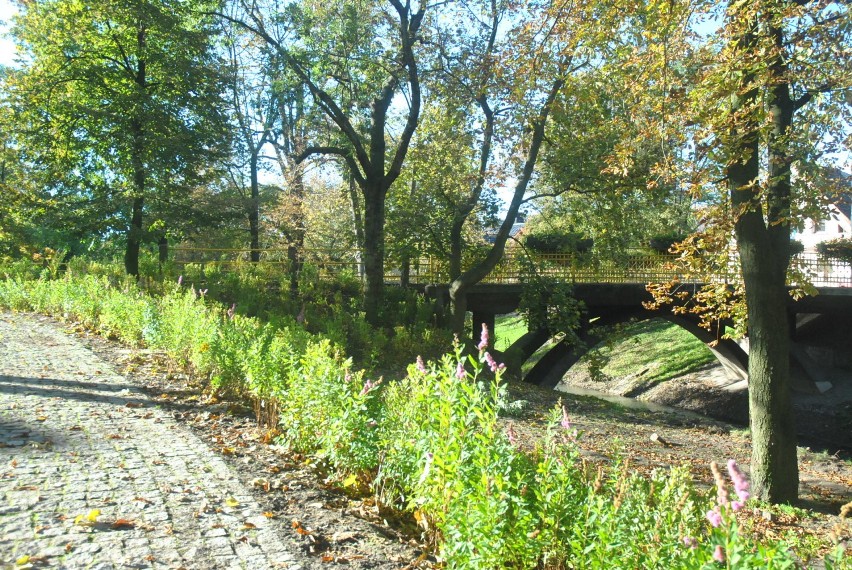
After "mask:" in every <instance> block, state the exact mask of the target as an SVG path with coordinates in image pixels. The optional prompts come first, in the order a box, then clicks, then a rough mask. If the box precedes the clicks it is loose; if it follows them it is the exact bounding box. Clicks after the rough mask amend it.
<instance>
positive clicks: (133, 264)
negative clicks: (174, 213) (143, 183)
mask: <svg viewBox="0 0 852 570" xmlns="http://www.w3.org/2000/svg"><path fill="white" fill-rule="evenodd" d="M144 205H145V199H144V198H143V197H142V196H137V197H135V198H133V204H132V205H131V212H130V229H129V231H128V232H127V248H126V249H125V251H124V270H125V271H127V273H128V275H133V276H134V277H139V248H140V246H141V245H142V208H143V206H144Z"/></svg>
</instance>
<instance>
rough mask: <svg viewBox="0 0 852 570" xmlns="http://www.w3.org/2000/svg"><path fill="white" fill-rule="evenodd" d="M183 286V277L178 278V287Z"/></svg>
mask: <svg viewBox="0 0 852 570" xmlns="http://www.w3.org/2000/svg"><path fill="white" fill-rule="evenodd" d="M181 285H183V275H181V276H180V277H178V287H180V286H181Z"/></svg>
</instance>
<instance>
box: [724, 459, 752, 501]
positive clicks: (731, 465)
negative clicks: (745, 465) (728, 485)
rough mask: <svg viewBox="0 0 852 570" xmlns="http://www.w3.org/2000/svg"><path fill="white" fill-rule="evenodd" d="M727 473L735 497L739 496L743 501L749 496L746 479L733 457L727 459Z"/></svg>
mask: <svg viewBox="0 0 852 570" xmlns="http://www.w3.org/2000/svg"><path fill="white" fill-rule="evenodd" d="M728 474H729V475H730V476H731V482H732V483H733V484H734V490H735V491H736V492H737V497H739V498H740V501H741V502H743V503H745V502H746V501H748V499H749V497H750V496H751V495H750V494H749V492H748V489H749V487H748V479H746V476H745V475H743V472H742V471H740V468H739V467H738V466H737V462H736V461H734V460H733V459H729V460H728ZM734 510H736V509H734Z"/></svg>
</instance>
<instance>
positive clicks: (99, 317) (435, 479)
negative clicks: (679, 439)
mask: <svg viewBox="0 0 852 570" xmlns="http://www.w3.org/2000/svg"><path fill="white" fill-rule="evenodd" d="M24 283H26V286H25V287H24V286H22V285H23V284H24ZM112 296H115V298H112ZM122 297H123V298H124V301H121V298H122ZM10 299H11V300H13V301H14V302H16V303H18V304H19V305H22V306H24V308H27V309H29V310H41V311H45V312H50V313H53V314H59V315H65V316H66V318H74V319H78V320H80V321H81V322H84V323H86V324H88V325H89V326H92V327H93V328H100V329H102V330H111V331H113V332H114V334H116V335H118V336H120V337H121V338H123V339H125V340H131V341H134V339H136V340H138V339H139V338H143V339H144V340H145V341H146V342H148V343H149V344H150V345H151V346H154V347H156V348H160V349H163V350H167V351H168V352H169V353H170V354H172V355H173V357H175V358H177V359H180V360H181V361H183V362H185V363H187V364H191V365H192V366H194V367H195V368H196V370H197V371H198V372H200V373H202V374H203V375H205V376H208V377H210V378H211V381H212V382H213V383H214V385H215V386H217V387H218V388H220V389H222V388H227V389H229V390H230V391H231V392H233V393H236V394H245V395H248V396H249V397H251V399H252V400H253V401H254V402H255V405H256V408H257V409H258V410H260V411H259V413H258V417H259V419H261V420H263V421H265V422H268V423H270V424H271V423H275V421H276V419H277V423H278V429H279V430H280V433H281V438H282V441H283V442H284V443H286V444H287V445H289V446H290V447H291V448H293V449H294V450H298V451H300V452H302V453H305V454H309V455H311V456H313V457H314V458H315V459H316V460H318V461H320V462H322V463H323V464H324V465H325V466H326V467H327V468H329V469H330V470H331V474H332V477H334V478H337V479H338V480H340V481H342V483H343V484H344V485H352V484H354V483H357V482H360V483H367V482H370V481H373V484H374V486H375V489H376V491H377V493H378V495H379V497H380V498H382V499H383V500H384V501H385V502H386V503H389V504H391V505H393V506H396V507H398V508H402V509H407V510H410V511H411V512H412V513H413V515H414V517H415V518H416V519H417V520H418V522H419V523H420V525H421V526H422V528H423V529H424V531H425V533H426V534H427V536H428V537H429V538H431V539H432V540H433V541H434V543H435V545H436V547H437V549H438V552H439V554H440V557H441V559H442V560H443V561H444V563H445V565H446V567H447V568H495V569H496V568H505V567H516V568H534V567H540V568H568V567H570V568H589V569H603V568H640V567H641V568H701V567H708V566H710V565H712V564H713V562H712V557H713V555H714V552H715V549H716V547H717V546H719V547H721V548H723V549H724V553H725V554H726V556H727V560H728V566H729V567H730V568H752V567H756V566H758V565H759V566H761V567H774V568H786V567H790V565H791V564H792V562H791V558H790V555H789V553H788V552H787V551H786V549H785V547H784V545H783V544H775V545H769V546H766V545H757V544H754V543H753V542H751V541H750V540H748V539H746V538H744V537H743V536H741V535H740V533H739V530H738V527H737V523H736V521H735V519H734V518H733V517H727V516H726V518H724V524H722V525H719V526H718V527H708V526H707V522H706V521H705V520H704V517H703V515H702V513H703V512H704V511H705V510H706V509H708V508H710V503H709V500H708V498H706V497H703V496H702V495H701V494H699V493H696V492H695V491H694V490H693V488H692V485H691V482H690V479H689V474H688V472H687V470H686V469H680V468H675V469H673V470H671V471H663V470H657V471H654V472H653V473H651V475H650V477H648V478H646V477H643V476H641V475H639V474H638V473H637V472H636V470H635V469H633V468H632V467H631V466H630V465H629V464H628V463H627V462H616V463H615V464H614V465H612V466H606V465H600V466H597V467H595V466H593V465H591V464H589V463H587V462H585V461H584V460H583V459H581V457H580V453H579V448H578V446H577V444H576V442H577V438H578V437H580V434H578V433H577V431H576V430H575V429H573V428H572V426H571V424H570V419H569V417H568V415H567V410H566V409H565V408H557V409H555V410H554V411H553V414H552V417H551V418H550V422H549V425H550V427H549V430H548V435H547V437H546V438H545V440H544V441H543V442H542V443H541V444H540V445H539V446H538V447H537V448H536V450H535V451H533V452H532V453H528V452H522V451H521V450H519V449H518V448H516V447H515V443H514V439H515V437H516V436H515V434H514V432H513V429H512V426H511V424H508V425H506V424H503V423H502V420H500V419H499V418H498V414H499V410H500V408H501V406H503V404H502V403H503V402H505V399H506V394H505V387H504V385H503V383H502V378H501V376H502V372H501V370H502V369H501V368H500V367H499V366H498V365H497V364H496V363H493V360H492V359H491V357H490V356H489V355H488V354H487V353H486V352H484V351H481V352H479V354H477V355H465V354H463V353H462V351H461V347H460V346H456V347H455V352H454V354H452V355H446V356H444V357H443V358H442V359H441V360H440V361H439V362H430V363H428V364H424V363H423V362H422V361H421V360H418V363H417V364H415V365H411V366H410V367H409V369H408V375H407V376H406V378H404V379H402V380H400V381H397V382H393V383H383V382H381V380H377V381H372V380H365V377H364V373H363V372H362V371H355V370H353V368H352V363H351V361H350V360H346V359H344V358H343V357H342V356H341V355H340V353H339V351H338V350H337V349H335V347H334V346H333V345H332V343H331V342H329V340H328V339H320V338H316V337H313V336H312V335H310V334H309V333H307V332H306V331H305V330H304V329H303V328H302V327H301V326H300V325H299V324H298V323H296V322H295V321H293V320H289V319H281V320H279V321H277V322H275V323H266V324H264V323H261V322H260V321H259V320H257V319H255V318H252V317H245V316H239V315H236V314H235V313H234V312H233V310H231V311H223V310H222V309H221V308H217V307H216V306H215V305H213V304H211V303H210V302H209V301H208V300H207V299H206V298H205V295H204V294H203V293H202V292H196V291H195V290H194V289H193V288H191V287H190V288H185V287H183V286H180V285H176V284H172V285H169V286H166V287H165V291H164V293H163V295H162V296H161V297H159V298H146V297H144V296H143V295H142V294H141V292H140V291H139V290H138V289H136V286H135V284H134V283H113V282H111V281H110V279H109V278H108V277H104V276H98V275H81V276H76V275H66V276H64V277H62V278H59V279H56V280H48V279H44V278H41V279H38V280H36V281H27V282H24V281H23V279H22V278H21V277H16V278H13V279H6V280H4V281H2V282H0V302H2V303H3V304H6V303H7V302H8V300H10ZM120 318H124V319H126V321H127V322H126V323H125V325H124V326H123V327H121V328H110V327H115V326H116V323H117V322H118V320H119V319H120ZM486 365H488V367H490V368H491V371H492V372H493V373H494V374H493V376H492V375H491V374H489V373H488V370H487V369H486ZM261 411H262V413H261ZM275 411H278V412H280V416H279V417H278V418H275V416H274V412H275ZM723 514H724V513H723ZM685 538H688V539H689V540H691V541H694V544H695V548H690V547H689V545H685V544H684V539H685ZM766 565H768V566H766Z"/></svg>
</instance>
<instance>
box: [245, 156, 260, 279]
mask: <svg viewBox="0 0 852 570" xmlns="http://www.w3.org/2000/svg"><path fill="white" fill-rule="evenodd" d="M249 142H251V141H249ZM257 154H258V153H257V151H256V150H255V149H254V148H252V153H251V158H250V159H249V169H250V176H251V198H250V199H249V212H248V218H249V235H250V237H251V261H252V263H257V262H258V261H260V185H259V183H258V181H257Z"/></svg>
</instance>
